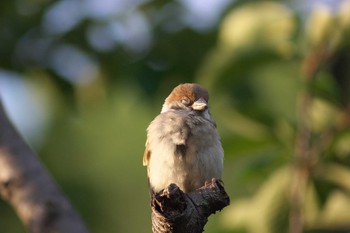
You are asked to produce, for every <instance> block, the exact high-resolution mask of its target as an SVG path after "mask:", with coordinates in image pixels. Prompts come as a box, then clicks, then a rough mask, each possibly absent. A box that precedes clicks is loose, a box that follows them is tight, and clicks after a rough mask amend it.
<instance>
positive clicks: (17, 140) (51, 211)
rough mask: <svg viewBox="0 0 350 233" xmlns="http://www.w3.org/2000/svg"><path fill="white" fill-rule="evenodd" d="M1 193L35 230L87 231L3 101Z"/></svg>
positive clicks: (48, 232)
mask: <svg viewBox="0 0 350 233" xmlns="http://www.w3.org/2000/svg"><path fill="white" fill-rule="evenodd" d="M0 195H1V197H2V198H3V199H4V200H5V201H7V202H8V203H9V204H10V205H11V206H12V207H13V208H14V210H15V211H16V213H17V215H18V216H19V218H20V219H21V221H22V222H23V223H24V225H25V227H26V228H27V230H28V231H29V232H32V233H87V232H88V230H87V228H86V227H85V225H84V223H83V222H82V220H81V218H80V217H79V215H78V214H77V213H76V212H75V210H74V209H73V208H72V206H71V204H70V203H69V201H68V200H67V199H66V198H65V197H64V195H63V194H62V192H61V191H60V190H59V188H58V187H57V186H56V185H55V183H54V181H53V180H52V179H51V177H50V175H49V174H48V172H47V171H46V170H45V168H44V167H43V166H42V165H41V163H40V162H39V160H38V159H37V156H36V155H35V153H34V152H33V151H32V150H31V149H30V147H29V146H28V145H27V144H26V143H25V142H24V140H23V139H22V137H21V136H20V135H19V133H18V132H17V131H16V130H15V128H14V127H13V125H12V124H11V122H10V121H9V119H8V118H7V116H6V114H5V110H4V108H3V106H2V103H1V101H0Z"/></svg>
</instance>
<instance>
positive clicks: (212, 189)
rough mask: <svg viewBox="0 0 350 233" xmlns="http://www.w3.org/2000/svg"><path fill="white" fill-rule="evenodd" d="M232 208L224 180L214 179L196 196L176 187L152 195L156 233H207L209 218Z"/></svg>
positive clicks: (173, 185)
mask: <svg viewBox="0 0 350 233" xmlns="http://www.w3.org/2000/svg"><path fill="white" fill-rule="evenodd" d="M229 204H230V198H229V196H228V195H227V193H226V191H225V189H224V186H223V183H222V181H221V180H217V179H212V180H211V181H210V182H206V183H205V185H204V186H203V187H201V188H199V189H197V190H195V191H193V192H190V193H184V192H183V191H182V190H180V188H179V187H178V186H177V185H176V184H171V185H169V186H168V187H167V188H166V189H164V190H162V191H160V192H158V193H154V194H151V208H152V231H153V233H180V232H181V233H186V232H191V233H199V232H203V229H204V226H205V224H206V223H207V221H208V217H209V216H210V215H211V214H214V213H215V212H216V211H220V210H222V209H223V208H224V207H226V206H228V205H229Z"/></svg>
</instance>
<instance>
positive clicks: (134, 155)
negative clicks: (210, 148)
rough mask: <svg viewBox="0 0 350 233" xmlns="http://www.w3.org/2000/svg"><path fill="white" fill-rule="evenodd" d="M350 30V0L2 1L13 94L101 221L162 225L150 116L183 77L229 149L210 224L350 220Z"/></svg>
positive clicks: (5, 78)
mask: <svg viewBox="0 0 350 233" xmlns="http://www.w3.org/2000/svg"><path fill="white" fill-rule="evenodd" d="M349 32H350V1H349V0H324V1H321V0H307V1H303V0H296V1H291V0H290V1H288V0H285V1H262V0H249V1H247V0H246V1H244V0H206V1H202V0H177V1H169V0H153V1H152V0H60V1H54V0H12V1H0V96H1V99H2V101H3V102H4V105H5V107H6V109H7V112H8V114H9V116H10V117H11V119H12V121H13V122H14V123H15V125H16V127H17V128H18V129H19V131H20V132H21V133H22V135H23V136H24V138H25V139H26V140H27V142H28V143H29V144H30V145H31V147H32V148H33V149H34V150H35V151H36V152H37V154H38V156H39V159H40V160H41V161H42V163H43V164H44V165H45V166H46V167H47V169H48V170H49V172H50V173H51V175H52V176H53V177H54V179H55V180H56V181H57V183H58V184H59V186H60V187H61V189H62V190H63V191H64V193H65V194H66V196H67V197H68V198H69V200H70V201H71V202H72V203H73V205H74V206H75V207H76V209H77V210H78V212H79V213H80V214H81V216H82V217H83V219H84V220H85V222H86V224H87V225H88V227H89V229H90V230H91V232H93V233H100V232H101V233H102V232H138V233H142V232H151V221H150V207H149V196H148V189H147V180H146V169H145V168H144V167H142V156H143V150H144V143H145V139H146V132H145V130H146V128H147V126H148V124H149V122H150V121H151V120H152V119H153V118H154V117H155V116H156V115H157V114H158V113H159V111H160V109H161V105H162V102H163V100H164V98H165V97H166V96H167V95H168V94H169V93H170V91H171V90H172V88H173V87H174V86H176V85H177V84H179V83H183V82H197V83H200V84H202V85H203V86H204V87H206V88H207V89H208V90H209V92H210V94H211V99H210V105H211V112H212V114H213V116H214V118H215V120H216V122H217V125H218V130H219V132H220V135H221V137H222V142H223V146H224V149H225V175H224V182H225V187H226V189H227V191H228V193H229V195H230V196H231V202H232V203H231V205H230V206H229V207H227V208H226V209H224V211H222V212H220V213H218V214H216V215H214V216H212V217H210V219H209V223H208V224H207V226H206V232H215V233H220V232H221V233H228V232H235V233H275V232H276V233H281V232H290V233H298V232H302V231H304V232H329V233H332V232H350V128H349V122H350V117H349V116H350V115H349V112H350V111H349V109H350V108H349V106H350V53H349V52H350V34H349ZM0 232H6V233H23V232H26V231H25V229H24V228H23V226H22V224H21V222H20V221H19V220H18V218H17V217H16V215H15V213H14V212H13V210H12V209H11V208H10V206H9V205H8V204H7V203H5V202H3V201H2V200H0Z"/></svg>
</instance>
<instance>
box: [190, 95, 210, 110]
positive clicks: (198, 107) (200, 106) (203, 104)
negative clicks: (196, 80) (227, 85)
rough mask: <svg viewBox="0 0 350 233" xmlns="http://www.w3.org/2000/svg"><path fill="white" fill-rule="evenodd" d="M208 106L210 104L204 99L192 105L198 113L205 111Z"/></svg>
mask: <svg viewBox="0 0 350 233" xmlns="http://www.w3.org/2000/svg"><path fill="white" fill-rule="evenodd" d="M207 106H208V103H207V101H205V100H204V99H203V98H200V99H199V100H197V101H196V102H194V103H193V104H192V108H193V109H194V110H196V111H203V110H204V109H206V108H207Z"/></svg>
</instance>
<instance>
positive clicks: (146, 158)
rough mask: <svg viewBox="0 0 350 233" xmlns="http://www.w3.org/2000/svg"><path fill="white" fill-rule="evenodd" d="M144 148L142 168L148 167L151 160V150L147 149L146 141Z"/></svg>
mask: <svg viewBox="0 0 350 233" xmlns="http://www.w3.org/2000/svg"><path fill="white" fill-rule="evenodd" d="M145 147H146V148H145V152H144V153H143V166H148V164H149V161H150V158H151V150H150V149H149V143H148V140H147V141H146V145H145Z"/></svg>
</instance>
